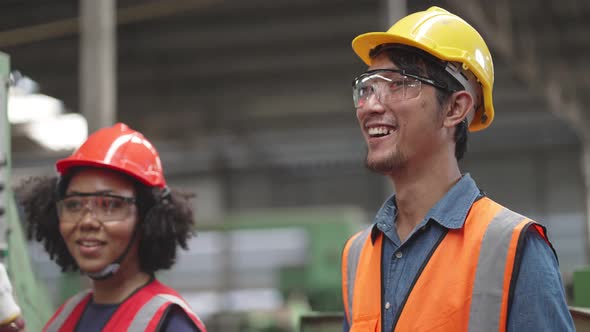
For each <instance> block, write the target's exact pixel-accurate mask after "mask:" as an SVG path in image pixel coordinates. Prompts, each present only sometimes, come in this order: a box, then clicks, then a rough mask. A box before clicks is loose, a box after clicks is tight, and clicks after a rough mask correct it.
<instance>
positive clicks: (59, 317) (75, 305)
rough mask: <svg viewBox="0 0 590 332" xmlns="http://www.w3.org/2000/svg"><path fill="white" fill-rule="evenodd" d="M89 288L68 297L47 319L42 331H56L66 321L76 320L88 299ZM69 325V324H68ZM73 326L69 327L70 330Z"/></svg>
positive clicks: (74, 321) (63, 325) (75, 321)
mask: <svg viewBox="0 0 590 332" xmlns="http://www.w3.org/2000/svg"><path fill="white" fill-rule="evenodd" d="M90 296H91V292H90V290H84V291H81V292H79V293H77V294H76V295H74V296H72V297H70V298H69V299H68V300H67V301H66V302H65V303H64V304H62V306H61V307H60V308H59V309H58V310H57V311H56V312H55V313H54V314H53V317H51V319H49V321H48V322H47V324H46V325H45V327H44V328H43V331H44V332H57V331H60V330H61V329H62V327H64V328H65V327H66V326H65V325H66V322H68V321H72V322H73V324H74V325H75V323H77V322H78V319H79V317H80V316H81V315H82V311H83V310H82V309H83V308H84V306H85V305H86V303H88V301H89V300H90ZM70 325H71V324H70ZM74 327H75V326H72V327H71V330H73V329H74Z"/></svg>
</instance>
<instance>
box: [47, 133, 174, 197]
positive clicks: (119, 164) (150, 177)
mask: <svg viewBox="0 0 590 332" xmlns="http://www.w3.org/2000/svg"><path fill="white" fill-rule="evenodd" d="M76 166H92V167H102V168H109V169H113V170H116V171H120V172H123V173H125V174H128V175H130V176H132V177H134V178H136V179H137V180H139V181H140V182H142V183H144V184H146V185H148V186H150V187H161V188H163V187H165V186H166V180H165V179H164V172H163V171H162V163H161V162H160V156H159V154H158V151H156V149H155V148H154V146H153V145H152V144H151V143H150V142H149V141H148V140H147V139H146V138H145V137H144V136H143V135H142V134H141V133H140V132H138V131H135V130H133V129H131V128H129V127H128V126H127V125H126V124H124V123H117V124H115V125H114V126H112V127H108V128H102V129H99V130H97V131H96V132H94V133H93V134H92V135H90V136H89V137H88V139H86V141H85V142H84V144H82V146H80V147H79V148H78V149H77V150H76V151H74V153H73V154H72V155H71V156H69V157H67V158H65V159H61V160H58V161H57V163H56V164H55V167H56V168H57V172H58V173H59V174H60V175H62V176H63V175H66V174H67V173H68V172H69V171H70V170H71V168H72V167H76Z"/></svg>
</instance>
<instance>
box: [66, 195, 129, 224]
mask: <svg viewBox="0 0 590 332" xmlns="http://www.w3.org/2000/svg"><path fill="white" fill-rule="evenodd" d="M134 204H135V198H132V197H123V196H118V195H112V194H103V193H92V194H72V195H67V196H66V197H64V198H63V199H62V200H60V201H58V202H57V211H58V215H59V220H60V221H61V222H64V223H77V222H79V221H80V220H82V217H83V216H84V215H85V214H86V212H90V213H92V215H93V216H94V217H95V218H96V219H97V220H99V221H100V222H103V223H108V222H114V221H123V220H125V219H126V218H127V217H129V215H130V213H131V211H132V210H133V206H134Z"/></svg>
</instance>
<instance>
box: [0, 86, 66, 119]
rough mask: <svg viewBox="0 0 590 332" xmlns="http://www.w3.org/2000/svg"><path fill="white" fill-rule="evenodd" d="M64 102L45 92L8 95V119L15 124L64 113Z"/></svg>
mask: <svg viewBox="0 0 590 332" xmlns="http://www.w3.org/2000/svg"><path fill="white" fill-rule="evenodd" d="M63 111H64V106H63V102H62V101H61V100H59V99H56V98H53V97H50V96H47V95H44V94H39V93H35V94H28V95H27V94H16V93H11V94H10V95H9V97H8V121H9V122H10V123H14V124H22V123H28V122H32V121H40V120H44V119H48V118H52V117H55V116H57V115H58V114H61V113H63Z"/></svg>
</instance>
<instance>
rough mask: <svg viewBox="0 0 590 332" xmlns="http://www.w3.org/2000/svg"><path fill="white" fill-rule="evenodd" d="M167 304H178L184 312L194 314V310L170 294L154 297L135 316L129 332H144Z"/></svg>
mask: <svg viewBox="0 0 590 332" xmlns="http://www.w3.org/2000/svg"><path fill="white" fill-rule="evenodd" d="M166 302H173V303H176V304H178V305H180V306H181V307H182V308H183V309H184V310H188V311H189V312H192V310H190V308H188V306H187V304H186V303H185V302H184V301H183V300H181V299H180V298H178V297H176V296H174V295H169V294H159V295H156V296H154V297H153V298H152V299H151V300H149V301H148V302H147V303H146V304H144V305H143V306H142V307H141V309H139V311H138V312H137V313H136V314H135V317H133V321H132V322H131V325H129V329H128V330H127V331H128V332H144V331H145V330H146V329H147V327H148V325H149V324H150V321H151V320H152V318H153V317H154V315H155V314H156V312H157V311H158V309H160V307H161V306H162V305H163V304H164V303H166ZM191 321H192V319H191Z"/></svg>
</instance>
